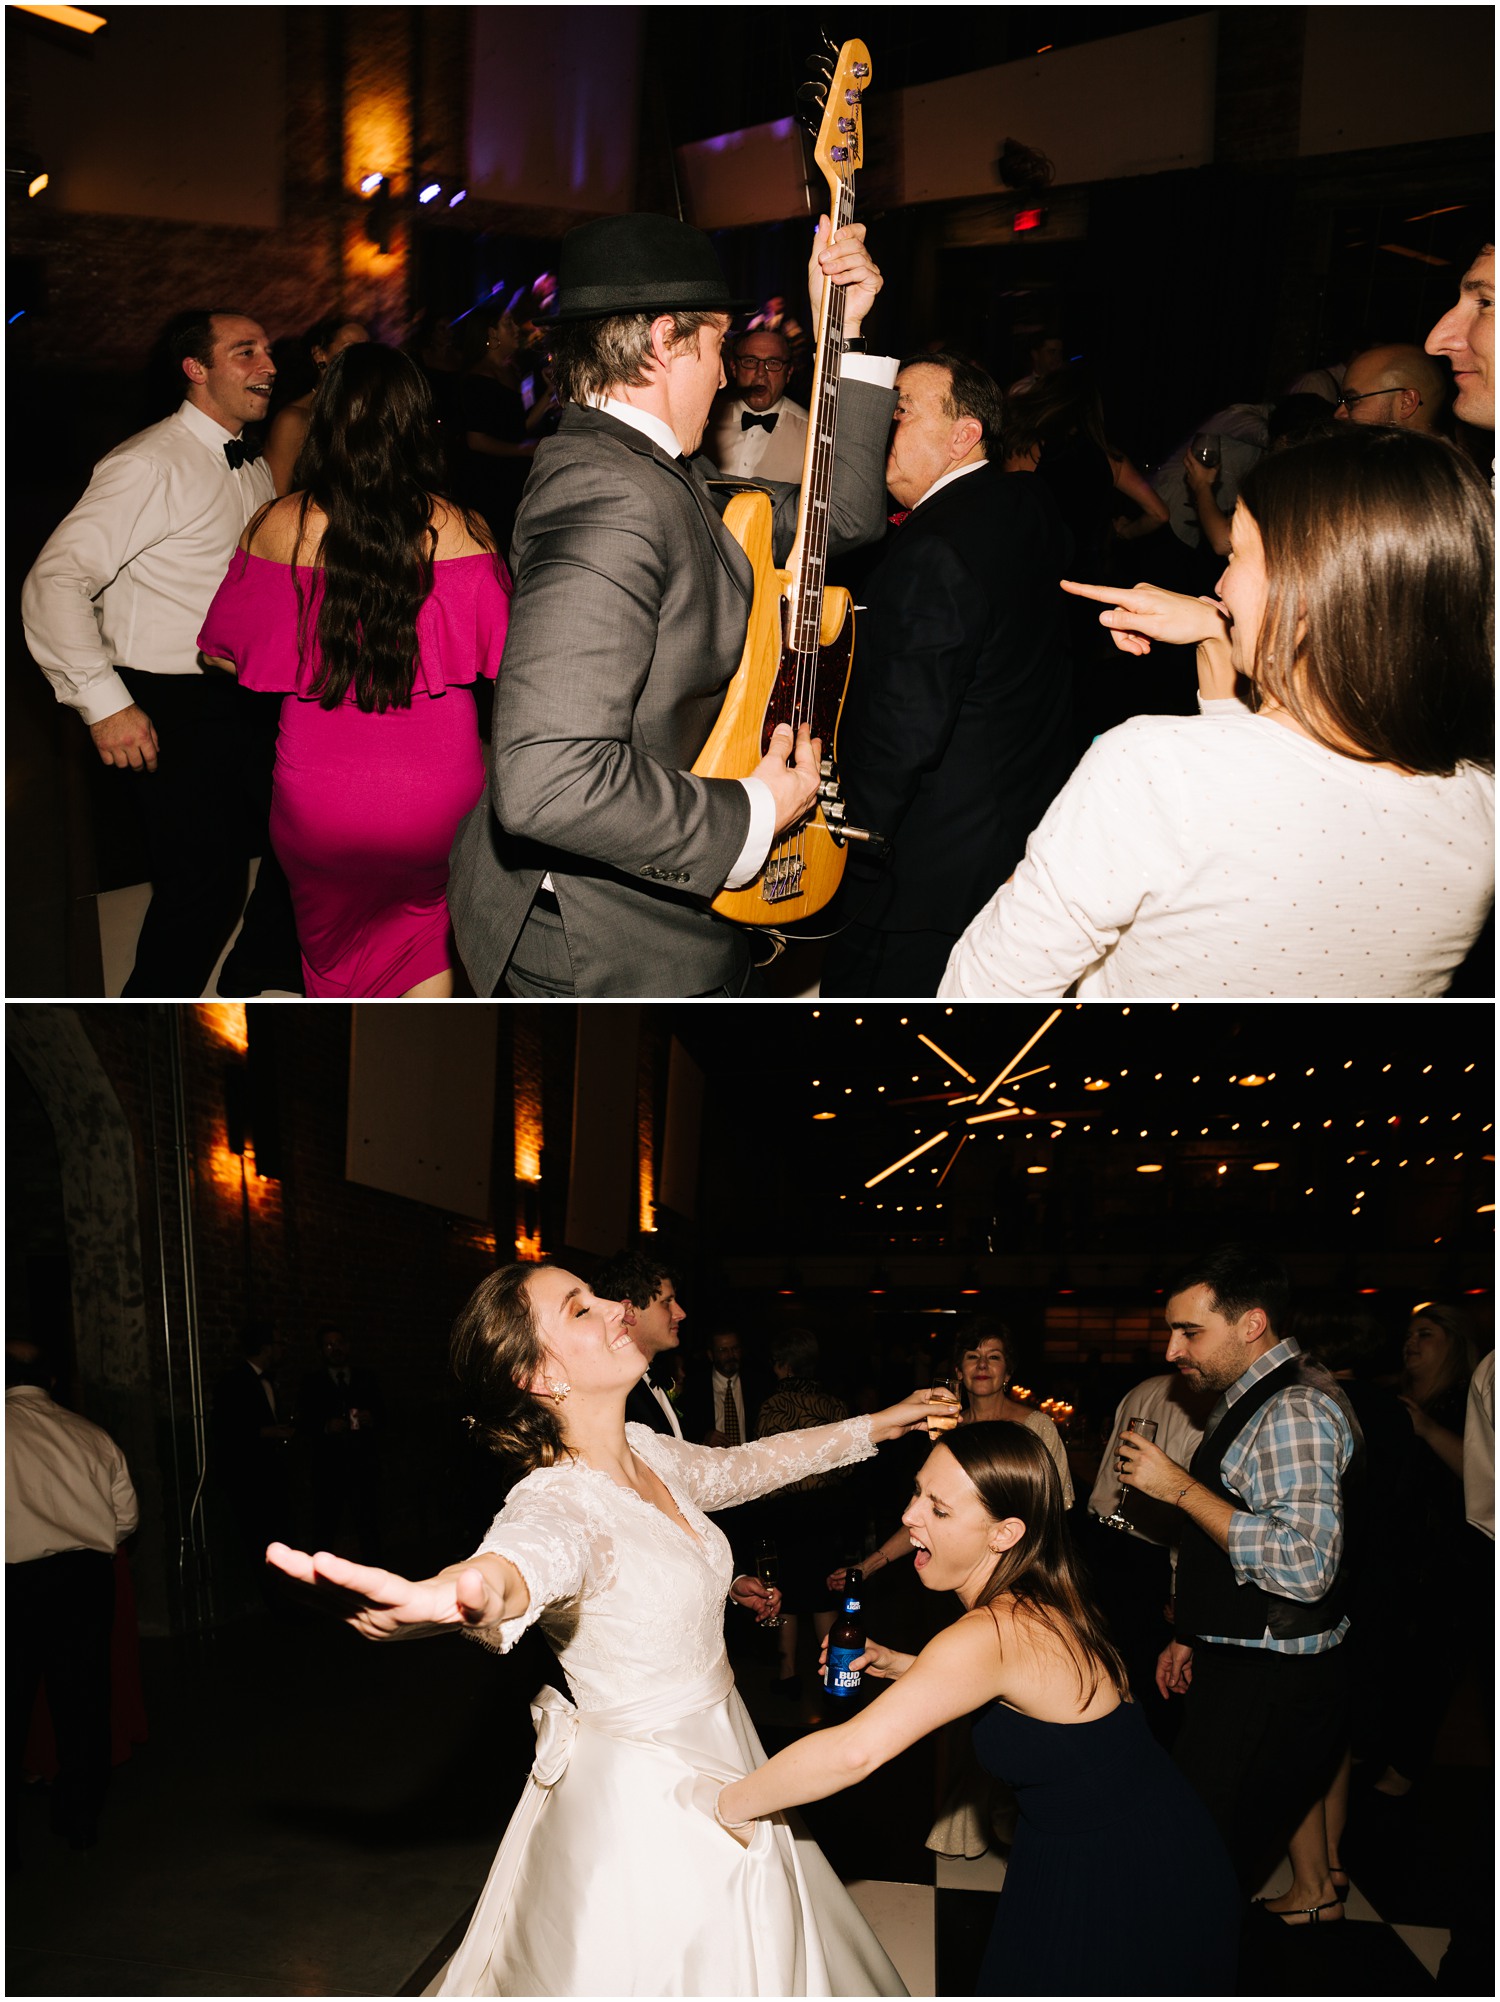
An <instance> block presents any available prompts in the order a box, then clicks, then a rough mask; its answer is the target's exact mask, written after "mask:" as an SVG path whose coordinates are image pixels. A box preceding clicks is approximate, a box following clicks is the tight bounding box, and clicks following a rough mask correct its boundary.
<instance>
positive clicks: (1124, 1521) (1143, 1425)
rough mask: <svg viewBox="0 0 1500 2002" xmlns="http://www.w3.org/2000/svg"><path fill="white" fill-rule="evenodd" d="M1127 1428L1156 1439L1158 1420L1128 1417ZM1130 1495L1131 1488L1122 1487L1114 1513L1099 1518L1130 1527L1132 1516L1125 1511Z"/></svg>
mask: <svg viewBox="0 0 1500 2002" xmlns="http://www.w3.org/2000/svg"><path fill="white" fill-rule="evenodd" d="M1125 1430H1126V1431H1127V1432H1136V1433H1139V1435H1140V1437H1141V1438H1142V1439H1147V1440H1154V1439H1155V1437H1156V1420H1155V1419H1154V1418H1127V1419H1126V1420H1125ZM1129 1496H1130V1490H1129V1488H1121V1490H1120V1493H1119V1498H1118V1500H1117V1501H1116V1502H1115V1506H1114V1511H1113V1513H1112V1514H1110V1515H1102V1516H1100V1518H1099V1520H1100V1521H1101V1522H1103V1523H1107V1524H1108V1525H1109V1527H1110V1528H1111V1529H1129V1528H1130V1518H1129V1516H1128V1515H1126V1513H1125V1503H1126V1501H1127V1500H1128V1499H1129Z"/></svg>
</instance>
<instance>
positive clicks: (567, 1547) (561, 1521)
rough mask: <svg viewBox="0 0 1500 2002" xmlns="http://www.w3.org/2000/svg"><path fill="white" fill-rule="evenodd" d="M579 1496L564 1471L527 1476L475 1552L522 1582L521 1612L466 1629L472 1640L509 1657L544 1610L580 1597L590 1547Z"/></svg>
mask: <svg viewBox="0 0 1500 2002" xmlns="http://www.w3.org/2000/svg"><path fill="white" fill-rule="evenodd" d="M583 1503H584V1497H583V1496H581V1495H579V1494H576V1493H574V1491H573V1484H572V1482H571V1481H570V1480H569V1478H568V1470H567V1469H566V1468H546V1469H544V1470H542V1471H541V1472H540V1473H536V1474H528V1475H527V1477H526V1479H525V1480H524V1481H520V1482H518V1483H517V1485H516V1486H515V1487H514V1488H513V1489H512V1490H511V1492H510V1495H509V1498H508V1499H507V1501H506V1504H505V1506H504V1508H503V1509H501V1511H500V1513H499V1514H498V1515H497V1516H496V1517H495V1520H494V1521H493V1522H492V1523H491V1524H490V1527H489V1531H488V1533H487V1534H486V1536H485V1538H484V1541H483V1542H482V1543H481V1544H480V1546H479V1549H478V1550H477V1551H476V1552H475V1553H474V1554H475V1556H476V1557H477V1556H480V1555H481V1554H482V1553H484V1552H485V1551H493V1552H494V1553H495V1555H496V1556H499V1557H504V1558H505V1559H506V1560H507V1561H508V1562H509V1563H511V1564H514V1565H515V1567H516V1569H517V1570H518V1571H519V1572H520V1574H521V1576H522V1577H523V1578H524V1579H525V1581H526V1590H527V1592H528V1594H529V1595H530V1596H529V1597H528V1599H527V1602H526V1610H525V1612H524V1613H520V1614H518V1615H517V1617H516V1618H515V1619H513V1620H501V1621H500V1622H499V1623H498V1624H497V1625H496V1626H493V1627H466V1628H464V1630H463V1631H464V1632H465V1633H466V1634H467V1635H468V1636H469V1638H470V1639H471V1640H477V1641H479V1642H480V1643H482V1645H483V1646H485V1647H488V1648H493V1649H494V1650H495V1652H496V1653H497V1654H509V1652H510V1650H511V1649H512V1648H513V1647H514V1646H515V1644H516V1642H517V1641H518V1640H519V1639H520V1638H521V1636H522V1634H524V1633H525V1632H526V1629H527V1628H528V1627H530V1626H533V1625H534V1624H535V1623H536V1621H537V1620H538V1619H539V1618H540V1617H541V1615H542V1614H543V1613H544V1612H545V1611H546V1610H547V1608H548V1607H549V1606H553V1605H556V1604H558V1602H559V1601H561V1600H566V1599H577V1598H581V1597H582V1596H583V1594H584V1592H585V1591H586V1589H587V1588H588V1584H589V1574H590V1569H591V1563H592V1561H593V1559H595V1558H596V1557H597V1556H598V1554H599V1553H598V1552H597V1551H596V1550H595V1549H594V1546H593V1539H592V1537H591V1534H590V1525H589V1523H588V1520H587V1517H586V1512H585V1508H584V1506H583Z"/></svg>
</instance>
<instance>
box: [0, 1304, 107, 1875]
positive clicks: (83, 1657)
mask: <svg viewBox="0 0 1500 2002" xmlns="http://www.w3.org/2000/svg"><path fill="white" fill-rule="evenodd" d="M50 1381H51V1376H50V1372H49V1370H48V1368H47V1366H46V1363H45V1360H44V1358H43V1356H42V1353H41V1350H40V1349H39V1348H38V1346H37V1344H36V1343H35V1342H32V1341H27V1340H22V1339H19V1338H17V1339H13V1340H11V1341H8V1342H7V1343H6V1345H5V1625H6V1650H7V1657H8V1660H7V1670H6V1689H5V1707H6V1717H5V1730H6V1764H7V1768H8V1770H7V1772H6V1779H7V1781H8V1783H9V1784H10V1785H11V1786H15V1785H17V1784H18V1783H19V1780H20V1766H21V1755H22V1753H23V1751H24V1749H25V1744H26V1734H27V1730H28V1728H29V1726H30V1722H31V1709H32V1704H33V1703H34V1702H35V1700H36V1691H37V1685H38V1683H40V1682H43V1681H45V1684H46V1689H47V1702H48V1706H49V1708H50V1709H51V1712H52V1723H53V1728H54V1730H55V1733H56V1737H57V1758H58V1773H57V1778H56V1780H55V1781H54V1782H53V1785H52V1803H51V1805H52V1826H53V1828H54V1830H55V1831H56V1833H57V1834H59V1835H61V1836H63V1837H65V1838H66V1840H67V1842H68V1845H69V1847H70V1848H73V1849H89V1848H92V1847H93V1844H94V1840H95V1834H96V1827H95V1825H96V1823H97V1821H98V1818H99V1809H100V1807H101V1806H102V1804H103V1801H104V1792H105V1788H106V1786H107V1785H108V1783H109V1763H110V1735H109V1639H110V1627H111V1624H112V1622H113V1619H114V1608H115V1568H114V1554H115V1549H116V1546H117V1545H119V1544H121V1543H123V1542H124V1541H125V1538H126V1537H127V1536H129V1535H130V1534H131V1532H132V1531H133V1530H134V1529H135V1526H136V1524H137V1522H138V1521H139V1519H140V1510H139V1507H138V1505H137V1503H136V1498H135V1489H134V1488H133V1487H132V1486H131V1481H130V1472H129V1469H128V1468H127V1467H126V1465H125V1455H124V1454H123V1453H122V1452H121V1451H120V1449H119V1447H118V1446H117V1445H116V1444H115V1442H114V1440H113V1439H111V1438H110V1436H109V1434H108V1433H107V1432H104V1431H101V1429H100V1428H99V1427H98V1426H97V1425H92V1424H90V1422H89V1421H88V1419H87V1418H80V1417H79V1416H78V1414H77V1413H76V1412H73V1411H66V1410H64V1409H62V1407H61V1406H59V1405H57V1404H54V1403H53V1401H52V1394H51V1390H50V1387H49V1386H50Z"/></svg>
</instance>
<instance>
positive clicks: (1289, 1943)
mask: <svg viewBox="0 0 1500 2002" xmlns="http://www.w3.org/2000/svg"><path fill="white" fill-rule="evenodd" d="M735 1617H736V1618H738V1617H739V1616H738V1615H736V1616H735ZM898 1617H899V1614H898V1611H897V1608H896V1606H894V1605H892V1606H890V1607H889V1608H888V1609H887V1612H886V1627H887V1628H888V1629H889V1630H890V1631H889V1637H890V1638H891V1639H892V1640H893V1641H900V1640H902V1639H903V1638H905V1637H904V1636H903V1635H901V1634H899V1633H897V1632H896V1631H895V1623H896V1621H897V1619H898ZM919 1617H920V1611H919V1610H913V1612H912V1618H913V1619H914V1620H915V1619H917V1618H919ZM883 1637H884V1635H883ZM912 1638H917V1636H916V1635H913V1636H912ZM537 1646H538V1648H539V1647H540V1643H537ZM735 1646H736V1654H737V1661H736V1667H737V1671H738V1673H739V1677H740V1684H741V1688H742V1690H743V1691H744V1693H745V1696H746V1700H747V1701H748V1702H749V1704H750V1707H751V1710H752V1712H753V1713H754V1715H755V1718H756V1723H757V1726H758V1728H759V1729H760V1732H761V1735H762V1737H763V1738H764V1740H765V1742H766V1744H767V1747H768V1749H770V1750H775V1749H777V1748H778V1747H779V1746H780V1745H781V1744H783V1743H785V1742H786V1741H787V1740H788V1739H789V1738H790V1737H792V1736H794V1735H796V1734H798V1733H799V1732H800V1731H801V1730H802V1729H804V1728H805V1723H804V1717H805V1716H807V1715H811V1714H813V1699H812V1698H811V1697H810V1696H805V1697H804V1698H803V1699H802V1703H801V1704H800V1705H799V1704H798V1703H797V1702H794V1701H790V1700H788V1699H787V1698H785V1697H783V1696H781V1695H779V1694H778V1693H776V1691H775V1690H774V1689H773V1688H772V1676H773V1674H774V1666H773V1662H772V1660H771V1656H770V1652H769V1642H768V1639H767V1637H765V1636H756V1635H747V1634H746V1633H745V1632H744V1630H743V1629H741V1630H740V1631H739V1633H738V1634H737V1636H736V1643H735ZM542 1667H543V1660H542V1657H541V1656H540V1655H539V1654H538V1653H536V1652H533V1651H532V1649H531V1646H530V1644H528V1645H527V1647H526V1648H524V1649H523V1650H521V1651H518V1654H517V1655H515V1656H512V1657H510V1658H509V1659H506V1660H501V1659H499V1658H498V1657H496V1656H493V1655H491V1654H489V1653H487V1652H486V1651H485V1650H483V1649H481V1648H478V1647H475V1646H473V1645H471V1644H467V1643H465V1642H463V1641H461V1640H459V1639H457V1638H454V1639H453V1640H448V1639H438V1640H432V1641H424V1642H418V1643H414V1644H407V1645H404V1646H396V1647H387V1648H375V1647H371V1646H369V1645H367V1644H365V1643H363V1642H360V1641H358V1640H357V1639H355V1637H354V1636H353V1635H352V1634H349V1633H347V1632H345V1631H344V1630H343V1629H341V1628H339V1627H336V1626H330V1625H326V1624H324V1623H323V1622H321V1621H312V1620H303V1621H297V1622H291V1623H286V1624H273V1623H272V1622H270V1621H269V1620H267V1619H265V1618H262V1617H256V1618H252V1619H246V1620H244V1621H242V1622H240V1623H238V1624H237V1625H236V1626H234V1627H233V1628H230V1629H226V1630H224V1631H222V1632H221V1634H220V1636H219V1637H218V1638H217V1639H216V1640H215V1641H213V1642H212V1643H209V1644H206V1645H204V1646H202V1647H190V1646H188V1645H185V1644H183V1643H180V1642H169V1641H148V1642H146V1643H144V1645H143V1671H144V1679H145V1691H146V1704H147V1713H148V1717H149V1721H150V1733H151V1735H150V1741H149V1743H147V1744H146V1745H144V1746H142V1747H139V1748H138V1749H137V1750H136V1752H135V1753H134V1755H133V1756H132V1757H131V1758H130V1760H129V1761H128V1762H127V1763H126V1764H124V1765H122V1766H121V1767H119V1768H118V1769H117V1771H116V1773H115V1778H114V1784H113V1788H112V1791H111V1794H110V1798H109V1802H108V1805H107V1807H106V1811H105V1815H104V1819H103V1822H102V1824H101V1833H100V1840H99V1844H98V1846H97V1848H95V1849H93V1850H91V1851H88V1852H85V1853H82V1854H75V1853H74V1852H72V1851H70V1850H69V1849H67V1848H66V1847H64V1846H63V1845H62V1844H61V1843H60V1842H59V1841H57V1840H56V1839H55V1838H54V1837H53V1836H52V1835H51V1834H50V1833H49V1830H48V1825H47V1803H46V1798H45V1789H44V1788H42V1787H41V1786H35V1787H30V1788H26V1789H23V1790H22V1792H21V1794H20V1796H19V1798H17V1799H16V1800H15V1801H14V1802H13V1810H14V1812H13V1817H12V1828H13V1831H14V1835H13V1839H12V1841H11V1843H10V1845H9V1847H8V1851H7V1873H8V1883H7V1889H8V1893H9V1896H8V1913H7V1921H8V1923H7V1935H8V1937H7V1966H6V1979H5V1992H6V1993H7V1994H9V1995H71V1996H84V1995H317V1994H328V1995H395V1994H403V1993H405V1994H417V1993H420V1992H421V1990H422V1989H423V1987H424V1986H425V1985H426V1984H427V1983H428V1982H429V1981H430V1980H431V1978H432V1976H433V1975H434V1973H435V1972H436V1970H437V1968H438V1967H439V1966H440V1965H441V1963H442V1960H443V1958H444V1957H445V1956H446V1951H447V1950H448V1948H449V1946H450V1945H451V1943H452V1940H453V1939H454V1937H456V1933H457V1930H458V1929H460V1928H461V1926H462V1923H463V1920H464V1918H465V1915H466V1913H467V1909H468V1907H469V1905H470V1904H471V1902H472V1900H473V1898H474V1897H475V1896H476V1894H477V1892H478V1889H479V1886H480V1883H481V1882H482V1880H483V1877H484V1874H485V1872H486V1870H487V1868H488V1866H489V1862H490V1859H491V1857H492V1855H493V1853H494V1849H495V1846H496V1843H497V1841H498V1839H499V1835H500V1833H501V1831H502V1829H503V1827H504V1824H505V1821H506V1818H507V1816H508V1814H509V1812H510V1809H511V1806H512V1804H513V1802H514V1801H515V1799H516V1796H517V1794H518V1793H519V1791H520V1787H521V1784H522V1781H523V1778H524V1775H525V1773H526V1770H527V1768H528V1766H529V1763H530V1759H531V1749H532V1748H531V1730H530V1719H529V1715H528V1710H527V1699H528V1698H529V1697H530V1695H531V1694H532V1693H533V1691H534V1689H535V1687H536V1685H537V1683H538V1681H539V1680H540V1679H541V1669H542ZM1439 1753H1440V1759H1441V1760H1442V1761H1443V1763H1442V1764H1440V1766H1439V1768H1438V1770H1437V1771H1436V1772H1435V1773H1434V1774H1433V1775H1432V1777H1431V1779H1430V1780H1429V1782H1428V1783H1427V1784H1426V1785H1425V1787H1424V1788H1423V1789H1422V1791H1421V1792H1420V1793H1419V1794H1414V1795H1413V1796H1412V1798H1411V1800H1410V1801H1408V1802H1406V1803H1404V1804H1403V1805H1402V1806H1401V1807H1399V1808H1397V1809H1395V1810H1394V1811H1389V1812H1384V1813H1382V1814H1381V1816H1380V1825H1378V1826H1377V1825H1375V1819H1374V1812H1373V1810H1368V1809H1367V1810H1364V1812H1363V1818H1362V1819H1361V1820H1360V1821H1359V1822H1357V1823H1356V1826H1355V1832H1354V1833H1353V1834H1352V1836H1351V1840H1350V1849H1349V1856H1350V1861H1351V1864H1352V1866H1353V1871H1354V1876H1355V1881H1356V1885H1357V1887H1358V1892H1359V1896H1357V1897H1356V1899H1355V1901H1354V1904H1353V1906H1352V1909H1353V1910H1356V1911H1359V1912H1361V1913H1363V1914H1364V1917H1363V1922H1354V1923H1351V1922H1349V1921H1346V1922H1345V1923H1343V1924H1342V1925H1339V1926H1337V1927H1334V1928H1331V1929H1329V1930H1328V1931H1326V1932H1321V1933H1310V1932H1299V1933H1284V1932H1274V1933H1273V1930H1272V1929H1271V1928H1270V1927H1269V1926H1266V1925H1265V1923H1264V1922H1260V1924H1259V1925H1257V1927H1256V1928H1255V1929H1254V1930H1253V1931H1252V1933H1251V1934H1250V1944H1249V1951H1248V1958H1247V1962H1246V1969H1245V1984H1244V1992H1246V1993H1257V1994H1265V1995H1277V1996H1281V1995H1285V1996H1294V1995H1295V1996H1302V1995H1307V1994H1323V1995H1331V1996H1356V1995H1404V1994H1423V1993H1430V1992H1434V1989H1435V1984H1434V1981H1433V1977H1432V1974H1431V1973H1430V1972H1429V1967H1432V1968H1435V1967H1436V1966H1437V1964H1438V1960H1439V1957H1440V1955H1441V1953H1442V1950H1443V1948H1444V1946H1445V1945H1446V1944H1447V1942H1446V1938H1445V1934H1446V1930H1447V1929H1448V1928H1450V1927H1456V1928H1457V1929H1458V1940H1459V1946H1460V1948H1461V1949H1462V1948H1464V1943H1465V1939H1466V1937H1467V1939H1468V1941H1469V1942H1471V1943H1472V1942H1473V1941H1475V1940H1476V1939H1479V1938H1480V1937H1481V1934H1482V1936H1483V1939H1484V1941H1485V1943H1487V1941H1488V1929H1489V1928H1491V1927H1492V1925H1493V1897H1494V1893H1493V1883H1494V1851H1493V1834H1492V1830H1493V1801H1492V1752H1491V1749H1490V1740H1489V1737H1488V1720H1487V1719H1485V1718H1484V1717H1482V1716H1481V1715H1480V1714H1479V1711H1478V1706H1477V1701H1476V1699H1475V1696H1474V1693H1473V1691H1472V1689H1469V1690H1466V1691H1461V1692H1460V1696H1459V1699H1458V1702H1457V1704H1456V1705H1455V1709H1454V1712H1453V1713H1452V1714H1451V1715H1450V1718H1449V1722H1448V1725H1447V1727H1446V1729H1445V1732H1444V1736H1443V1739H1442V1741H1441V1743H1440V1747H1439ZM933 1760H934V1754H933V1752H932V1750H931V1749H930V1748H929V1747H925V1746H924V1747H919V1748H916V1749H914V1750H913V1751H912V1752H910V1753H908V1754H906V1755H905V1757H903V1758H902V1759H900V1760H898V1761H897V1762H896V1763H895V1764H894V1765H893V1766H892V1767H890V1768H888V1769H887V1770H886V1771H885V1772H883V1773H882V1774H880V1775H878V1776H877V1777H876V1779H875V1780H873V1781H872V1782H870V1783H869V1784H868V1785H866V1786H865V1787H863V1788H862V1789H860V1790H859V1791H858V1792H857V1793H856V1794H854V1795H851V1796H845V1797H844V1798H842V1799H840V1800H835V1801H832V1802H825V1803H822V1804H819V1805H816V1806H814V1807H812V1808H810V1809H809V1810H807V1813H806V1819H807V1822H808V1824H809V1827H810V1829H811V1831H812V1833H813V1834H814V1835H815V1836H816V1837H817V1839H818V1840H819V1841H820V1842H821V1843H822V1844H823V1846H824V1848H825V1850H826V1851H827V1853H828V1855H829V1857H830V1860H831V1861H832V1862H833V1864H834V1867H835V1868H836V1869H837V1870H838V1871H839V1872H840V1874H841V1875H842V1876H844V1877H845V1878H846V1879H855V1878H866V1879H872V1880H876V1881H877V1882H882V1883H884V1882H889V1883H906V1884H916V1885H921V1886H929V1887H931V1886H935V1887H936V1888H935V1892H934V1891H929V1892H927V1893H926V1894H925V1895H926V1898H927V1900H928V1901H929V1902H928V1905H927V1907H925V1908H926V1909H930V1910H931V1911H932V1914H933V1918H932V1926H933V1931H934V1934H935V1937H934V1940H933V1942H932V1952H933V1961H934V1964H935V1966H936V1970H937V1974H936V1988H937V1992H938V1993H939V1994H965V1993H972V1992H973V1990H972V1984H973V1980H974V1974H975V1969H976V1968H977V1965H978V1959H979V1954H980V1952H981V1950H982V1947H983V1943H984V1938H985V1935H986V1933H987V1930H988V1925H989V1915H990V1911H991V1909H992V1906H993V1897H992V1895H991V1894H989V1893H987V1892H985V1891H982V1890H970V1889H960V1888H952V1885H953V1883H954V1882H955V1878H957V1880H958V1881H964V1874H963V1873H964V1870H965V1867H966V1866H962V1865H959V1866H950V1865H947V1864H945V1863H943V1862H942V1861H941V1860H940V1859H938V1858H936V1857H934V1855H933V1854H932V1852H931V1851H930V1850H928V1849H926V1848H925V1847H924V1846H923V1836H924V1834H925V1832H926V1829H927V1826H928V1823H929V1821H930V1819H931V1811H932V1804H933V1787H934V1765H933ZM983 1867H984V1866H981V1868H983ZM989 1867H990V1869H991V1870H992V1871H993V1869H994V1865H993V1863H991V1865H990V1866H989ZM970 1875H971V1876H972V1868H971V1869H970ZM1171 1897H1172V1886H1171V1885H1170V1884H1166V1883H1164V1884H1163V1886H1162V1898H1163V1902H1164V1904H1166V1905H1168V1906H1169V1905H1170V1901H1171ZM670 1910H671V1887H670V1886H663V1913H664V1915H667V1914H669V1913H670ZM1087 1911H1088V1886H1087V1885H1080V1886H1079V1912H1080V1923H1086V1922H1087ZM1377 1914H1378V1915H1379V1916H1378V1917H1377V1916H1376V1915H1377ZM1465 1950H1467V1949H1465ZM1419 1956H1421V1957H1419ZM1424 1957H1425V1959H1426V1962H1427V1965H1424ZM1481 1959H1482V1956H1481ZM1451 1972H1456V1969H1455V1957H1450V1962H1449V1966H1448V1968H1447V1969H1445V1975H1446V1974H1448V1973H1451ZM1437 1992H1447V1993H1459V1994H1462V1993H1476V1992H1479V1991H1478V1989H1477V1987H1474V1986H1469V1987H1465V1986H1463V1985H1462V1984H1461V1983H1459V1984H1458V1985H1450V1983H1449V1981H1448V1980H1447V1979H1445V1980H1444V1982H1443V1983H1442V1986H1441V1989H1440V1990H1438V1991H1437Z"/></svg>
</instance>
